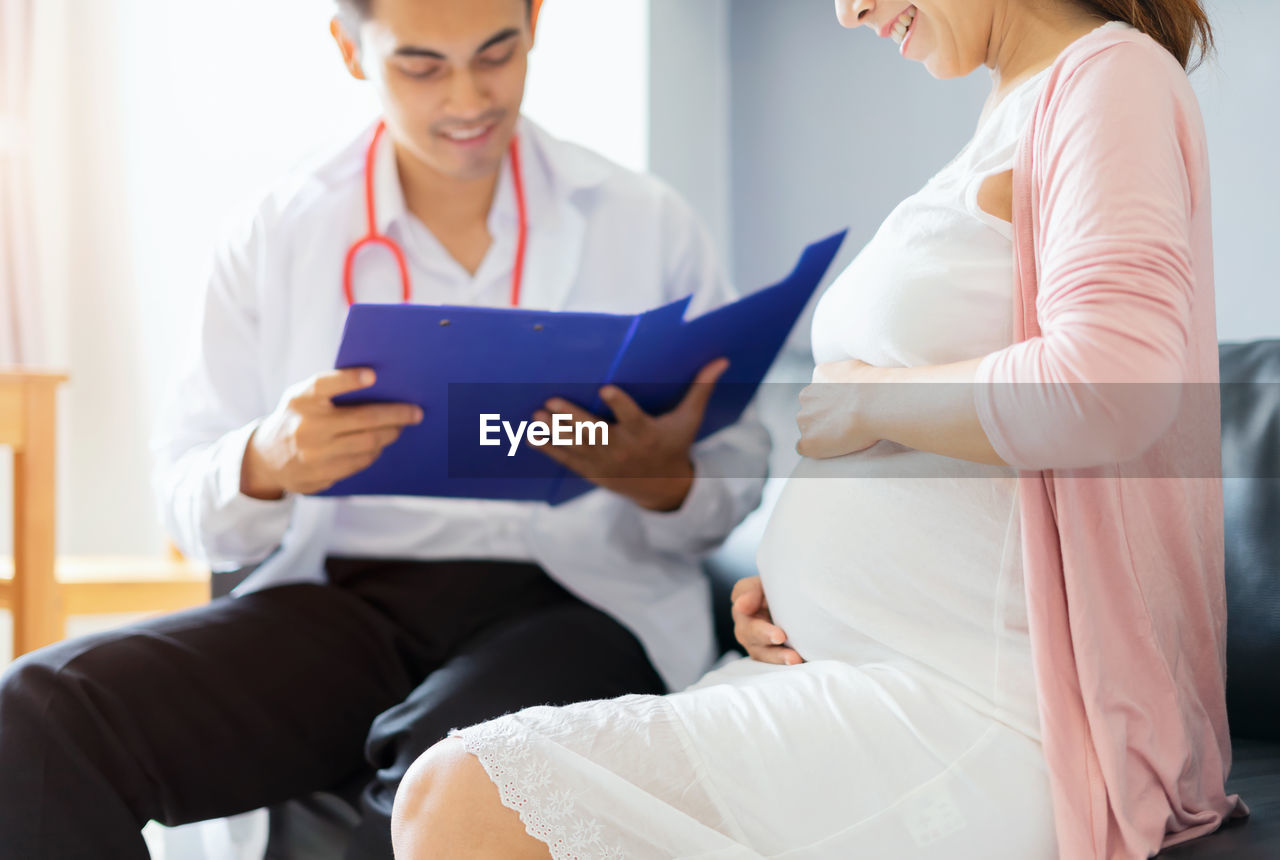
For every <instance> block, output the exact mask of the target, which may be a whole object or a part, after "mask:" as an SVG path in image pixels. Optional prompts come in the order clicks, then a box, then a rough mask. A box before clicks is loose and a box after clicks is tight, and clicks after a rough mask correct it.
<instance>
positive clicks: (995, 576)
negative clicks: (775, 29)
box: [451, 73, 1057, 860]
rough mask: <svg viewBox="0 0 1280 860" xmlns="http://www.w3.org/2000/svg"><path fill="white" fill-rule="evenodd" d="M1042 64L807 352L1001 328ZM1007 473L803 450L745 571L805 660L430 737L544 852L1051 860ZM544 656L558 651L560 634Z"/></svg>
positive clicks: (926, 460)
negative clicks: (1023, 159) (1020, 177)
mask: <svg viewBox="0 0 1280 860" xmlns="http://www.w3.org/2000/svg"><path fill="white" fill-rule="evenodd" d="M1044 79H1045V73H1041V74H1040V75H1037V76H1036V77H1034V78H1032V79H1030V80H1028V81H1026V82H1025V83H1023V84H1022V85H1021V86H1020V87H1018V88H1017V89H1016V90H1015V91H1014V92H1013V93H1011V94H1010V95H1008V96H1007V97H1006V98H1005V99H1004V100H1003V101H1002V102H1001V103H1000V104H999V105H998V106H997V107H996V109H995V110H994V111H993V112H992V113H991V114H990V115H989V116H988V117H987V118H986V120H985V121H984V122H983V123H982V124H981V126H980V128H979V129H978V131H977V133H976V134H975V136H974V138H973V140H971V141H970V143H969V144H968V145H967V146H966V147H965V149H964V150H963V151H962V152H961V153H960V155H958V156H957V157H956V159H955V160H954V161H952V163H951V164H949V165H947V166H946V167H945V168H943V170H942V171H941V172H939V173H938V174H937V175H936V176H935V177H934V178H933V179H931V180H930V181H929V183H928V184H927V185H926V186H925V188H924V189H922V190H921V191H920V192H919V193H917V194H915V195H913V196H912V197H910V198H908V199H907V200H905V201H904V202H903V203H902V204H901V205H899V206H898V207H897V209H895V210H894V212H893V213H892V214H891V215H890V216H889V218H888V219H887V220H886V221H885V223H884V225H883V226H882V227H881V229H880V230H879V232H878V233H877V234H876V236H875V237H874V238H873V239H872V241H871V242H870V243H869V244H868V245H867V246H866V247H865V248H864V249H863V251H862V252H861V253H860V254H859V256H858V257H857V259H856V260H855V261H854V262H853V264H852V265H851V266H850V267H849V268H848V269H847V270H846V271H845V272H844V273H843V274H842V275H841V276H840V278H839V279H838V280H837V281H836V283H835V284H833V285H832V287H831V289H830V290H829V291H828V292H827V294H826V295H825V296H824V297H823V299H822V302H821V304H820V305H819V307H818V311H817V314H816V316H815V320H814V325H813V342H814V353H815V358H816V360H817V361H818V362H827V361H836V360H841V359H846V358H857V359H861V360H863V361H866V362H868V363H870V364H873V365H877V366H913V365H927V364H942V363H948V362H954V361H961V360H965V359H970V358H976V357H980V356H983V355H986V354H987V353H989V352H993V351H995V350H998V349H1001V348H1003V347H1005V346H1007V345H1008V344H1009V343H1010V341H1011V338H1012V306H1013V299H1012V295H1013V293H1012V291H1013V250H1012V241H1011V240H1012V234H1011V230H1010V227H1009V225H1008V224H1007V223H1005V222H1003V221H1001V220H999V219H998V218H995V217H994V216H992V215H989V214H987V213H985V212H983V211H982V210H981V209H980V208H979V206H978V204H977V192H978V188H979V186H980V185H981V183H982V181H983V180H984V179H985V178H986V177H987V176H990V175H993V174H997V173H1001V172H1004V171H1006V170H1009V169H1010V168H1011V167H1012V163H1013V154H1014V147H1015V145H1016V142H1017V140H1018V138H1019V136H1020V134H1021V132H1022V130H1023V128H1024V127H1025V124H1026V122H1027V120H1028V118H1029V115H1030V112H1031V110H1032V107H1033V105H1034V103H1035V99H1036V97H1037V95H1038V94H1039V92H1040V89H1041V87H1042V85H1043V83H1044ZM1018 538H1019V523H1018V500H1017V482H1016V479H1015V477H1014V474H1013V472H1012V471H1011V470H1009V469H1005V468H997V467H986V466H980V465H976V464H972V463H967V462H962V461H959V460H952V459H948V458H945V457H939V456H936V455H932V454H927V453H923V452H919V451H913V450H909V449H906V448H902V447H900V446H897V445H893V444H890V443H885V442H881V443H879V444H877V445H875V446H873V447H872V448H870V449H868V450H866V451H863V452H860V453H857V454H851V455H848V456H845V457H840V458H836V459H832V460H804V461H802V462H801V464H800V465H799V467H798V468H797V469H796V471H795V473H794V474H793V475H792V476H791V478H790V479H789V480H788V482H787V485H786V487H785V489H784V490H783V493H782V496H781V498H780V499H779V501H778V505H777V507H776V509H775V510H774V512H773V515H772V517H771V519H770V521H769V524H768V527H767V529H766V532H765V536H764V538H763V541H762V544H761V546H760V550H759V553H758V557H757V558H758V562H759V567H760V571H761V576H762V578H763V583H764V588H765V593H766V595H767V596H768V599H769V604H770V608H771V611H772V614H773V619H774V621H775V622H776V623H777V624H778V625H779V626H780V627H781V628H782V629H783V630H785V631H786V632H787V634H788V636H789V640H788V644H789V645H791V646H792V647H794V648H795V649H796V650H797V651H798V652H799V653H800V655H801V656H802V657H803V658H804V659H805V660H806V662H804V663H802V664H800V665H797V666H778V665H772V664H766V663H760V662H756V661H754V660H751V659H749V658H740V659H735V660H733V661H731V662H728V663H727V664H723V665H721V666H720V667H719V668H716V669H714V670H713V671H711V672H710V673H709V674H707V675H705V676H704V677H703V678H702V679H701V680H700V681H698V682H697V683H695V684H694V685H692V686H691V687H689V688H687V689H685V690H683V691H680V692H677V693H674V694H671V695H668V696H646V695H631V696H622V697H619V698H616V699H610V700H601V701H594V702H585V703H581V704H576V705H570V706H567V707H536V708H529V709H526V710H524V711H521V712H519V713H515V714H509V715H507V716H504V717H501V718H499V719H496V720H491V721H489V722H486V723H482V724H480V725H476V726H471V727H469V728H465V729H460V730H458V729H455V730H454V731H453V732H452V733H451V734H452V735H455V736H457V737H460V738H461V739H462V741H463V744H464V746H465V748H466V749H467V750H468V751H469V752H471V753H473V754H474V755H476V756H477V757H478V758H479V760H480V762H481V763H482V764H483V765H484V768H485V770H486V771H487V773H488V774H489V776H490V777H491V778H492V780H493V781H494V783H495V784H496V785H497V786H498V788H499V791H500V795H501V797H502V801H503V803H504V804H505V805H506V806H508V807H511V808H512V809H515V810H517V811H518V812H519V813H520V816H521V818H522V820H523V821H524V824H525V827H526V829H527V830H528V832H529V833H530V834H532V835H533V836H535V837H537V838H539V839H541V840H542V841H544V842H546V843H547V844H548V846H549V847H550V849H551V854H552V856H553V857H554V858H556V860H562V858H576V860H596V858H620V857H628V858H702V860H711V858H716V860H739V858H742V860H746V858H763V857H767V858H787V860H801V858H804V860H809V858H838V860H844V858H894V860H914V859H915V858H938V860H943V858H945V860H966V858H975V860H976V858H981V860H992V858H1014V860H1050V858H1054V857H1056V856H1057V851H1056V848H1055V840H1054V827H1053V810H1052V804H1051V798H1050V790H1049V783H1048V777H1047V770H1046V765H1045V760H1044V755H1043V751H1042V749H1041V746H1040V740H1039V732H1040V727H1039V717H1038V711H1037V704H1036V696H1035V688H1034V680H1033V678H1034V676H1033V670H1032V664H1031V655H1030V645H1029V641H1028V637H1027V621H1026V601H1025V595H1024V592H1023V585H1022V577H1021V557H1020V550H1019V540H1018ZM565 647H573V644H572V643H571V642H566V643H565Z"/></svg>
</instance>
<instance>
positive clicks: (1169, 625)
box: [393, 0, 1248, 860]
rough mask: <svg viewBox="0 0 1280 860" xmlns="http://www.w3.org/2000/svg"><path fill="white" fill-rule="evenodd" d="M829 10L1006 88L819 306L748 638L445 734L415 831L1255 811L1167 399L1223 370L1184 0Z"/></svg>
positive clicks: (1026, 830) (400, 817)
mask: <svg viewBox="0 0 1280 860" xmlns="http://www.w3.org/2000/svg"><path fill="white" fill-rule="evenodd" d="M836 6H837V11H838V14H839V18H840V21H841V23H843V24H844V25H845V26H848V27H854V26H864V25H865V26H867V27H870V28H872V29H873V30H874V31H875V32H876V33H877V34H878V35H879V36H881V37H884V38H891V39H893V41H894V42H895V43H897V44H898V45H899V46H900V47H899V50H900V52H901V54H902V55H903V56H904V57H905V58H907V59H908V60H915V61H920V62H923V63H924V64H925V65H926V67H927V68H928V70H929V71H930V72H931V73H932V74H933V75H934V76H936V77H939V78H947V77H955V76H959V75H965V74H968V73H969V72H970V71H972V70H973V69H975V68H977V67H978V66H980V65H986V66H988V67H989V68H990V70H991V73H992V79H993V84H994V87H993V91H992V93H991V97H990V99H989V100H988V102H987V105H986V108H985V109H984V111H983V115H982V117H981V118H980V121H979V123H978V127H977V132H976V133H975V135H974V137H973V139H972V140H971V141H970V142H969V144H968V145H967V146H966V147H965V148H964V149H963V150H962V151H961V152H960V154H959V155H958V156H957V157H956V158H955V159H954V160H953V161H952V162H951V163H950V164H948V165H947V166H946V167H944V168H943V169H942V170H941V171H940V172H939V173H938V174H937V175H936V176H934V177H933V179H931V180H930V181H929V183H928V184H927V185H926V186H925V187H924V188H923V189H922V190H921V191H920V192H918V193H917V194H915V195H913V196H911V197H910V198H908V199H907V200H905V201H903V203H902V204H900V205H899V206H898V207H897V208H896V209H895V210H894V211H893V213H892V214H891V215H890V216H889V218H888V219H887V220H886V221H885V222H884V225H883V226H882V227H881V229H880V230H879V232H878V233H877V234H876V235H875V237H874V238H873V239H872V240H871V242H870V243H869V244H868V245H867V246H866V247H865V248H864V249H863V251H862V252H861V254H860V255H859V256H858V258H857V259H856V260H855V261H854V263H853V264H852V265H851V266H850V267H849V269H848V270H847V271H846V272H845V273H844V274H843V275H842V276H841V277H840V278H839V279H838V280H837V282H836V283H835V284H834V285H833V286H832V288H831V289H830V290H829V291H828V293H827V294H826V296H825V297H824V298H823V300H822V303H821V305H820V306H819V308H818V311H817V314H816V317H815V320H814V324H813V343H814V352H815V357H816V359H817V362H818V368H817V371H816V373H815V380H814V381H815V383H818V384H815V385H812V386H810V387H809V388H808V389H806V391H805V393H804V394H803V396H802V402H801V412H800V418H799V421H800V426H801V430H802V440H801V443H800V453H801V454H803V455H804V457H805V458H804V460H803V461H802V463H801V464H800V466H799V467H798V468H797V470H796V472H795V474H794V475H793V476H792V477H791V479H790V480H789V482H788V484H787V486H786V489H785V491H784V493H783V495H782V497H781V499H780V501H779V502H778V506H777V508H776V510H775V512H774V514H773V516H772V519H771V520H770V522H769V526H768V529H767V531H766V534H765V537H764V540H763V543H762V545H761V547H760V551H759V555H758V561H759V567H760V571H761V576H760V577H759V578H758V579H755V578H753V579H750V580H745V581H743V582H742V583H739V585H738V588H737V589H736V591H735V607H734V610H735V617H736V619H737V622H738V625H737V635H738V638H739V640H740V641H741V642H742V643H743V644H744V645H745V646H746V647H747V649H748V651H749V653H750V654H751V656H750V657H746V658H741V659H737V660H734V661H732V662H729V663H727V664H724V665H722V666H721V667H719V668H717V669H715V670H713V671H712V672H710V673H709V674H707V675H705V676H704V677H703V678H702V679H701V680H700V681H698V682H697V683H696V684H694V685H693V686H692V687H690V688H688V689H686V690H683V691H680V692H677V693H674V694H672V695H668V696H642V695H632V696H623V697H620V698H616V699H610V700H602V701H595V702H587V703H583V704H578V705H571V706H568V707H562V708H553V707H537V708H531V709H527V710H524V711H521V712H519V713H515V714H509V715H507V716H505V717H502V718H500V719H496V720H492V721H490V722H486V723H482V724H480V725H475V726H471V727H468V728H462V729H457V730H455V731H454V732H452V734H451V737H450V738H449V739H448V740H446V741H444V742H442V743H441V744H438V745H437V746H436V747H434V748H432V749H431V750H430V751H428V752H427V754H426V755H424V756H423V757H422V758H421V759H420V760H419V761H418V762H417V764H415V766H414V768H413V770H412V771H411V772H410V775H409V777H407V778H406V780H405V783H404V785H403V787H402V788H401V791H400V795H399V797H398V798H397V802H396V818H395V821H394V828H393V829H394V835H395V840H396V845H397V855H398V856H399V857H401V858H406V860H407V858H428V857H430V858H454V857H459V858H464V857H465V858H472V857H475V858H503V860H513V858H516V859H517V860H518V858H546V857H548V856H550V857H553V858H557V860H560V858H577V859H578V860H587V858H621V857H628V858H641V860H647V858H703V860H712V858H715V860H746V858H766V857H767V858H787V860H810V858H813V860H819V858H832V860H845V858H893V860H914V858H939V860H941V858H946V860H965V859H966V858H975V860H976V858H982V860H989V858H1013V860H1050V858H1055V857H1061V858H1063V860H1078V858H1107V860H1113V858H1145V857H1148V856H1150V855H1152V854H1154V853H1155V852H1156V851H1157V850H1159V849H1160V848H1161V847H1162V845H1169V844H1173V843H1175V842H1181V841H1185V840H1187V839H1190V838H1193V837H1195V836H1198V835H1201V834H1204V833H1207V832H1209V831H1211V830H1213V829H1214V828H1215V827H1217V826H1218V825H1219V824H1220V823H1221V822H1222V821H1223V819H1224V818H1226V817H1228V816H1233V815H1243V814H1247V812H1248V809H1247V807H1246V806H1245V804H1244V802H1243V801H1242V800H1241V799H1240V798H1239V797H1237V796H1234V795H1232V796H1227V795H1226V794H1225V791H1224V788H1223V781H1224V779H1225V776H1226V773H1227V771H1228V770H1229V768H1230V757H1231V749H1230V742H1229V739H1228V732H1227V725H1226V714H1225V706H1224V691H1223V684H1224V673H1223V647H1224V640H1223V635H1224V625H1225V610H1224V602H1223V581H1222V576H1223V572H1222V564H1223V562H1222V518H1221V486H1220V482H1219V481H1217V480H1216V479H1214V478H1213V472H1212V469H1208V470H1205V471H1198V470H1197V468H1195V467H1194V465H1189V464H1193V463H1194V462H1195V457H1196V455H1197V454H1198V455H1200V456H1207V457H1209V459H1213V458H1216V450H1217V449H1216V443H1217V440H1218V436H1217V433H1218V425H1217V412H1216V409H1212V408H1205V404H1204V400H1203V398H1200V402H1199V403H1194V402H1193V401H1195V400H1196V398H1193V397H1190V396H1189V395H1188V394H1187V392H1188V390H1191V389H1196V390H1199V391H1205V390H1212V388H1213V386H1212V383H1215V382H1216V381H1217V351H1216V335H1215V319H1214V293H1213V280H1212V255H1211V237H1210V226H1209V225H1210V219H1209V182H1208V174H1207V155H1206V152H1205V140H1204V133H1203V127H1202V123H1201V119H1200V114H1199V110H1198V107H1197V104H1196V100H1195V97H1194V95H1193V94H1192V91H1191V89H1190V87H1189V85H1188V82H1187V78H1186V74H1185V68H1186V66H1187V64H1188V62H1189V60H1190V58H1191V56H1192V55H1193V53H1196V52H1197V49H1198V51H1200V52H1202V51H1204V50H1205V49H1206V48H1207V47H1208V44H1209V41H1210V33H1209V26H1208V22H1207V21H1206V19H1205V16H1204V13H1203V10H1202V9H1201V7H1200V5H1199V2H1198V0H1078V2H1077V0H917V2H916V3H915V4H914V5H908V4H906V3H903V2H885V0H837V3H836ZM907 383H931V384H927V385H918V384H916V385H907ZM1110 383H1124V384H1115V385H1112V384H1110ZM1187 383H1191V384H1190V385H1187ZM1198 383H1207V384H1206V385H1196V384H1198ZM1206 452H1208V453H1207V454H1206ZM1121 464H1123V465H1124V467H1125V468H1123V469H1122V468H1121ZM1179 464H1181V465H1182V466H1185V467H1186V468H1176V467H1177V466H1178V465H1179ZM565 647H566V648H572V647H574V645H573V643H572V642H568V641H567V642H566V643H565Z"/></svg>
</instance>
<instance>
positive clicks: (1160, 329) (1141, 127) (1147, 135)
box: [975, 27, 1249, 860]
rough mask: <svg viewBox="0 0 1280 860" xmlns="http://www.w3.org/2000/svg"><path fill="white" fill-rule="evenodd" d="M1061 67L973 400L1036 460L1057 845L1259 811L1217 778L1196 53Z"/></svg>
mask: <svg viewBox="0 0 1280 860" xmlns="http://www.w3.org/2000/svg"><path fill="white" fill-rule="evenodd" d="M1048 75H1049V77H1048V81H1047V84H1046V87H1045V90H1044V93H1043V95H1042V96H1041V98H1040V100H1039V102H1038V105H1037V107H1036V110H1035V113H1034V115H1033V117H1032V120H1031V122H1030V126H1029V128H1028V130H1027V133H1026V135H1025V137H1024V139H1023V141H1022V144H1021V148H1020V150H1019V154H1018V158H1017V162H1016V165H1015V170H1014V244H1015V254H1016V265H1015V271H1016V277H1017V288H1016V289H1015V314H1014V318H1015V333H1014V334H1015V338H1014V339H1015V341H1016V343H1015V344H1014V345H1013V346H1012V347H1010V348H1008V349H1005V350H1002V351H1000V352H997V353H994V354H992V355H990V356H987V357H986V358H985V359H984V360H983V361H982V363H981V365H980V367H979V371H978V382H979V385H978V386H976V394H975V399H976V405H977V408H978V413H979V417H980V420H981V423H982V426H983V428H984V429H985V430H986V432H987V435H988V436H989V437H990V439H991V442H992V444H993V445H994V447H995V449H996V451H997V452H998V453H999V454H1000V455H1001V456H1003V457H1004V458H1005V460H1006V461H1007V462H1009V463H1010V464H1012V465H1014V466H1016V467H1017V468H1018V469H1019V470H1020V474H1021V480H1020V481H1019V486H1020V490H1019V491H1020V499H1021V521H1022V535H1023V538H1022V539H1023V564H1024V570H1025V581H1026V592H1027V602H1028V612H1029V630H1030V638H1031V648H1032V656H1033V661H1034V665H1035V671H1036V687H1037V695H1038V700H1039V704H1040V724H1041V729H1042V737H1043V742H1044V751H1045V756H1046V758H1047V760H1048V766H1049V773H1050V781H1051V784H1052V789H1053V801H1054V806H1055V823H1056V828H1057V836H1058V844H1059V851H1060V856H1061V857H1062V860H1082V858H1090V860H1102V858H1106V860H1115V858H1144V857H1150V856H1153V855H1154V854H1155V853H1156V852H1157V851H1158V850H1159V849H1160V848H1161V847H1162V846H1168V845H1173V844H1176V843H1179V842H1184V841H1186V840H1188V839H1191V838H1193V837H1196V836H1200V835H1202V834H1206V833H1209V832H1210V831H1212V830H1214V829H1215V828H1216V827H1218V826H1219V824H1220V823H1221V822H1222V821H1223V819H1224V818H1225V817H1227V816H1231V817H1239V816H1243V815H1247V814H1248V812H1249V810H1248V807H1247V806H1246V805H1245V803H1244V801H1243V800H1242V799H1241V798H1240V797H1239V796H1237V795H1231V796H1227V795H1226V793H1225V789H1224V787H1223V782H1224V780H1225V778H1226V775H1227V773H1228V771H1229V769H1230V766H1231V742H1230V737H1229V734H1228V730H1227V714H1226V707H1225V694H1224V685H1225V675H1226V668H1225V629H1226V609H1225V596H1224V582H1223V530H1222V484H1221V480H1220V477H1218V476H1219V472H1218V469H1219V468H1220V467H1219V466H1218V457H1219V447H1218V445H1219V435H1218V434H1219V423H1218V411H1217V406H1218V401H1217V389H1216V385H1213V384H1212V383H1216V382H1217V380H1218V358H1217V357H1218V353H1217V333H1216V321H1215V313H1214V292H1213V256H1212V236H1211V229H1210V212H1209V173H1208V159H1207V155H1206V146H1205V136H1204V129H1203V125H1202V121H1201V117H1200V112H1199V107H1198V105H1197V102H1196V98H1195V95H1194V94H1193V92H1192V90H1191V87H1190V85H1189V84H1188V81H1187V76H1186V73H1185V72H1184V71H1183V69H1182V68H1181V67H1180V66H1179V65H1178V63H1177V61H1176V60H1175V59H1174V58H1173V57H1172V55H1171V54H1169V52H1168V51H1166V50H1164V49H1163V48H1162V47H1161V46H1160V45H1159V44H1157V43H1156V42H1155V41H1153V40H1152V39H1150V38H1149V37H1147V36H1145V35H1143V34H1141V33H1139V32H1138V31H1136V30H1132V29H1123V28H1110V27H1108V28H1105V29H1102V30H1096V31H1094V32H1093V33H1091V34H1090V35H1088V36H1085V37H1084V38H1082V39H1080V40H1079V41H1077V42H1076V43H1075V44H1073V45H1071V46H1070V47H1069V48H1068V49H1067V50H1066V51H1064V52H1063V54H1062V55H1061V56H1060V57H1059V58H1058V60H1057V61H1056V63H1055V65H1054V67H1053V69H1052V70H1051V71H1050V72H1049V73H1048ZM1183 382H1190V383H1211V384H1209V385H1190V386H1185V387H1184V386H1182V385H1181V384H1180V383H1183ZM1095 383H1139V384H1137V385H1132V384H1131V385H1105V384H1104V385H1097V384H1095ZM1210 463H1212V465H1210ZM1116 464H1124V465H1123V466H1120V465H1116Z"/></svg>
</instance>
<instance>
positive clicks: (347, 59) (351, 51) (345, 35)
mask: <svg viewBox="0 0 1280 860" xmlns="http://www.w3.org/2000/svg"><path fill="white" fill-rule="evenodd" d="M329 33H330V34H332V35H333V41H335V42H337V43H338V50H339V51H341V52H342V62H343V63H344V64H346V67H347V71H348V72H350V73H351V77H353V78H355V79H356V80H358V81H363V80H367V79H366V78H365V74H364V68H363V67H362V66H361V65H360V47H359V44H358V43H357V40H356V36H355V35H354V34H353V33H351V32H350V31H349V30H348V29H347V24H346V22H344V21H343V20H342V17H341V16H339V15H335V16H334V17H333V19H332V20H331V21H330V22H329Z"/></svg>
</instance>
